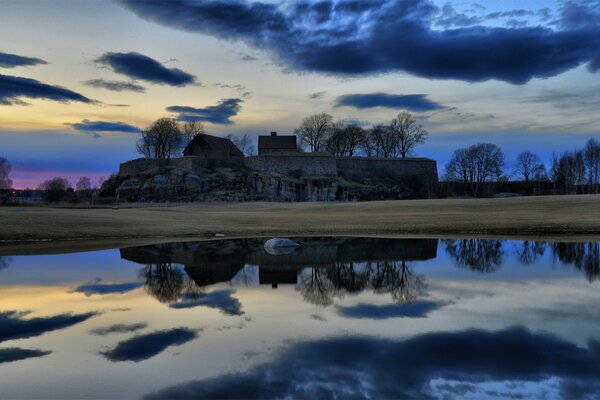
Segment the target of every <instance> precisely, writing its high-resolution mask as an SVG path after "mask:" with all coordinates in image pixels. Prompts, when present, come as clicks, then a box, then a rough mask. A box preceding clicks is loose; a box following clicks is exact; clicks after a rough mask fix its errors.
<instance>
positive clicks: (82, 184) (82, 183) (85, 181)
mask: <svg viewBox="0 0 600 400" xmlns="http://www.w3.org/2000/svg"><path fill="white" fill-rule="evenodd" d="M75 189H77V191H83V190H91V189H92V181H91V180H90V178H88V177H87V176H82V177H81V178H79V180H78V181H77V183H76V184H75Z"/></svg>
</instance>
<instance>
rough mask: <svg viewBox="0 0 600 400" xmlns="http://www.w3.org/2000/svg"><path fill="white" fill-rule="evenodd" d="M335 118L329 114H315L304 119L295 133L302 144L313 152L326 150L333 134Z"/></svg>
mask: <svg viewBox="0 0 600 400" xmlns="http://www.w3.org/2000/svg"><path fill="white" fill-rule="evenodd" d="M332 125H333V117H332V116H331V115H329V114H325V113H323V114H315V115H311V116H308V117H306V118H304V119H303V120H302V122H301V124H300V126H299V127H298V129H296V130H295V131H294V133H295V134H296V135H297V136H298V138H300V142H301V143H303V144H304V145H306V146H308V147H309V149H310V151H311V152H318V151H323V150H325V144H326V142H327V138H328V137H329V134H330V133H331V130H332Z"/></svg>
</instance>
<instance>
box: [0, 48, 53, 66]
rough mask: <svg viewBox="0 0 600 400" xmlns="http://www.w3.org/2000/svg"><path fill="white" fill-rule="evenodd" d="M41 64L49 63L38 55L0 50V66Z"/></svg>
mask: <svg viewBox="0 0 600 400" xmlns="http://www.w3.org/2000/svg"><path fill="white" fill-rule="evenodd" d="M39 64H48V63H47V62H46V61H44V60H42V59H41V58H36V57H25V56H19V55H17V54H10V53H2V52H0V67H1V68H15V67H24V66H33V65H39Z"/></svg>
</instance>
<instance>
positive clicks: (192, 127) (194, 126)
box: [181, 121, 204, 148]
mask: <svg viewBox="0 0 600 400" xmlns="http://www.w3.org/2000/svg"><path fill="white" fill-rule="evenodd" d="M181 133H182V135H183V139H182V142H181V147H182V148H185V147H186V146H187V145H188V144H190V142H191V141H192V140H194V138H195V137H196V135H199V134H201V133H204V125H202V122H200V121H189V122H185V123H184V124H183V125H182V126H181Z"/></svg>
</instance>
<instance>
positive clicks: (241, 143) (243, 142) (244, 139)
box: [225, 133, 256, 156]
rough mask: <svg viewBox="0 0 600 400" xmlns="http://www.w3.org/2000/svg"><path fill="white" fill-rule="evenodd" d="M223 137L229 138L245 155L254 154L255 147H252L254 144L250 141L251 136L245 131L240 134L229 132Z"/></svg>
mask: <svg viewBox="0 0 600 400" xmlns="http://www.w3.org/2000/svg"><path fill="white" fill-rule="evenodd" d="M225 137H226V138H227V139H229V140H231V141H232V142H233V144H235V145H236V147H237V148H238V149H240V150H241V152H242V153H244V155H245V156H253V155H255V154H256V147H254V144H253V143H252V142H253V140H252V137H251V136H250V135H248V134H247V133H244V134H243V135H242V136H237V135H232V134H229V135H227V136H225Z"/></svg>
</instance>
